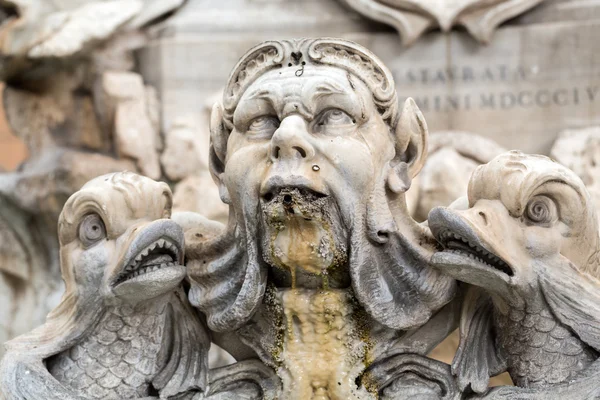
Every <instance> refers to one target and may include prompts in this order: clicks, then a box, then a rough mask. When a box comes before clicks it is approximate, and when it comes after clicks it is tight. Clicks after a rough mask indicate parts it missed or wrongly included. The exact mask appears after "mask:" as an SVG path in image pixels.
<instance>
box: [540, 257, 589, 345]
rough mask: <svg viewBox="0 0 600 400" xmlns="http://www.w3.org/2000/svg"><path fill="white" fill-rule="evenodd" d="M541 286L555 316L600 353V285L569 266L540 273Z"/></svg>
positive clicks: (544, 270)
mask: <svg viewBox="0 0 600 400" xmlns="http://www.w3.org/2000/svg"><path fill="white" fill-rule="evenodd" d="M551 274H552V275H551ZM540 286H541V288H542V293H543V294H544V297H545V299H546V301H547V302H548V305H549V306H550V310H551V311H552V313H553V314H554V316H555V317H556V318H557V319H558V320H559V321H560V322H562V323H563V324H564V325H567V326H568V327H570V328H571V329H572V330H573V331H574V332H575V333H576V334H577V336H579V337H580V338H581V340H582V341H584V342H585V343H586V344H588V345H589V346H591V347H593V348H594V349H596V350H597V351H600V281H599V280H597V279H596V278H594V277H592V276H591V275H588V274H586V273H584V272H580V271H578V270H577V269H575V267H572V266H568V267H566V268H560V269H559V268H553V269H552V271H549V269H548V268H544V269H542V271H541V273H540Z"/></svg>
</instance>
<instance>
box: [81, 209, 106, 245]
mask: <svg viewBox="0 0 600 400" xmlns="http://www.w3.org/2000/svg"><path fill="white" fill-rule="evenodd" d="M104 238H106V227H105V226H104V222H102V218H100V216H99V215H98V214H88V215H86V216H85V217H83V220H82V221H81V223H80V224H79V240H80V241H81V243H82V244H83V245H84V247H90V246H92V245H93V244H96V243H97V242H98V241H100V240H102V239H104Z"/></svg>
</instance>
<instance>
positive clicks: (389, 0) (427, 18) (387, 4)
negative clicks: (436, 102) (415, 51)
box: [342, 0, 544, 45]
mask: <svg viewBox="0 0 600 400" xmlns="http://www.w3.org/2000/svg"><path fill="white" fill-rule="evenodd" d="M342 1H344V2H345V3H347V4H348V5H349V6H350V7H352V8H353V9H355V10H356V11H358V12H359V13H361V14H363V15H365V16H366V17H369V18H372V19H374V20H376V21H380V22H383V23H386V24H388V25H392V26H393V27H394V28H396V30H397V31H398V33H400V36H401V39H402V44H404V45H410V44H413V43H414V42H415V41H416V40H417V39H419V37H420V36H421V35H422V34H423V33H424V32H426V31H427V30H429V29H432V28H439V29H441V30H442V31H443V32H448V31H450V30H451V29H452V28H454V27H455V26H459V25H460V26H464V27H465V28H466V29H467V31H468V32H469V33H470V34H471V36H473V37H474V38H475V39H477V40H478V41H479V42H481V43H489V42H490V41H491V39H492V36H493V34H494V32H495V30H496V28H497V27H498V26H499V25H500V24H502V23H503V22H504V21H506V20H508V19H510V18H513V17H516V16H517V15H519V14H522V13H524V12H526V11H527V10H529V9H530V8H532V7H534V6H535V5H537V4H539V3H541V2H542V1H544V0H342Z"/></svg>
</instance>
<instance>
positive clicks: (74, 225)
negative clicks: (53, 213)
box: [0, 172, 210, 400]
mask: <svg viewBox="0 0 600 400" xmlns="http://www.w3.org/2000/svg"><path fill="white" fill-rule="evenodd" d="M171 205H172V195H171V191H170V189H169V187H168V186H167V185H166V184H165V183H158V182H155V181H153V180H151V179H149V178H146V177H142V176H139V175H136V174H133V173H128V172H124V173H116V174H110V175H105V176H101V177H98V178H95V179H93V180H91V181H90V182H88V183H87V184H85V185H84V186H83V188H82V189H81V190H79V191H78V192H76V193H75V194H73V195H72V196H71V197H70V198H69V200H68V201H67V203H66V204H65V206H64V209H63V211H62V213H61V215H60V218H59V241H60V262H61V271H62V276H63V279H64V281H65V285H66V290H65V293H64V296H63V298H62V301H61V303H60V304H59V305H58V307H57V308H56V309H54V310H53V311H52V312H51V313H50V314H49V316H48V319H47V322H46V323H45V324H44V325H42V326H41V327H39V328H37V329H35V330H34V331H32V332H30V333H28V334H26V335H23V336H20V337H18V338H16V339H14V340H13V341H11V342H9V343H8V344H7V353H6V355H5V358H4V359H3V361H2V364H1V366H0V391H1V392H3V394H4V396H5V397H6V399H7V400H13V399H15V400H16V399H18V400H25V399H27V400H35V399H39V400H42V399H44V400H47V399H61V400H71V399H105V400H112V399H132V398H160V399H163V398H177V399H180V398H186V399H187V398H192V397H193V396H195V394H199V395H200V396H201V393H203V392H204V391H205V389H206V385H207V372H208V365H207V364H208V360H207V352H208V349H209V346H210V339H209V336H208V333H207V331H206V329H205V327H204V325H203V322H202V321H201V320H200V318H199V316H198V315H197V313H196V312H195V310H194V309H193V308H191V306H190V305H189V304H188V302H187V297H186V295H185V293H184V291H183V288H182V282H183V280H184V278H185V276H186V268H185V267H184V266H183V260H184V235H183V231H182V229H181V228H180V227H179V225H177V224H176V223H175V222H173V221H172V220H170V219H169V217H170V214H171ZM186 396H187V397H186Z"/></svg>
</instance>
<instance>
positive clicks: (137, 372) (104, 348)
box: [48, 306, 165, 400]
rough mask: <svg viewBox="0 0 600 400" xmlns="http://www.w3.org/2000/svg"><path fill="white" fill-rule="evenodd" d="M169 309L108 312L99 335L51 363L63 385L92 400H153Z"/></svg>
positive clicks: (121, 308)
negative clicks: (150, 398) (153, 383)
mask: <svg viewBox="0 0 600 400" xmlns="http://www.w3.org/2000/svg"><path fill="white" fill-rule="evenodd" d="M164 323H165V313H164V308H161V309H159V308H158V307H147V308H145V309H142V310H137V309H136V310H135V313H132V308H131V307H129V306H121V307H117V308H114V309H111V310H108V311H107V312H106V314H105V315H104V317H103V318H102V319H101V321H100V322H99V324H98V326H97V327H96V329H95V330H94V331H93V333H92V334H91V335H90V336H89V337H88V338H87V339H85V340H84V341H82V342H80V343H78V344H76V345H75V346H74V347H72V348H71V349H69V350H66V351H64V352H62V353H60V354H58V355H57V356H55V357H53V358H51V359H49V360H48V370H49V371H50V373H51V374H52V376H54V377H55V378H56V379H57V380H58V381H59V382H61V383H62V384H64V385H67V386H70V387H72V388H73V389H75V390H77V391H78V392H79V393H80V394H81V395H82V396H85V397H88V398H92V399H106V400H113V399H114V400H118V399H123V398H135V397H143V396H148V395H150V394H151V393H149V390H150V383H151V381H152V378H153V377H154V376H155V375H156V373H157V372H159V371H160V369H161V367H162V365H158V364H159V360H158V353H159V351H160V347H161V344H162V339H163V329H164Z"/></svg>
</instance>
